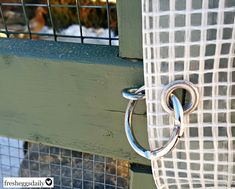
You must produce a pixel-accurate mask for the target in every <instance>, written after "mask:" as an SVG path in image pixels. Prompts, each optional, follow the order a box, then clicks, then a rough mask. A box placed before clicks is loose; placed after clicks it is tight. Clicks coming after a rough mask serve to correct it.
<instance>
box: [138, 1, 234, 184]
mask: <svg viewBox="0 0 235 189" xmlns="http://www.w3.org/2000/svg"><path fill="white" fill-rule="evenodd" d="M234 17H235V0H142V22H143V51H144V53H143V54H144V75H145V87H146V98H147V99H146V103H147V116H148V136H149V144H150V149H155V148H156V147H159V146H162V144H164V143H166V142H167V141H168V139H169V136H170V134H171V132H172V129H173V120H172V117H171V116H169V114H168V113H166V112H165V111H164V110H163V109H162V107H161V102H160V100H161V99H160V97H161V92H162V89H163V88H164V86H165V85H166V84H168V83H169V82H171V81H174V80H186V81H190V82H192V83H194V84H195V85H196V86H197V87H198V88H199V92H200V95H201V97H200V102H199V105H198V108H197V109H196V110H195V111H194V112H192V113H190V114H189V115H188V116H185V120H184V122H185V125H186V128H185V131H184V136H183V137H182V138H180V142H179V143H178V144H177V146H176V148H175V149H174V150H173V151H172V152H171V153H169V154H168V155H167V156H165V157H163V158H161V159H159V160H152V169H153V175H154V179H155V182H156V185H157V188H164V189H165V188H166V189H168V188H169V189H171V188H178V189H180V188H221V189H224V188H235V52H234V51H235V44H234V43H235V19H234Z"/></svg>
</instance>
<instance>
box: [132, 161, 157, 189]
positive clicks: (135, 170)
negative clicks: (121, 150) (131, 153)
mask: <svg viewBox="0 0 235 189" xmlns="http://www.w3.org/2000/svg"><path fill="white" fill-rule="evenodd" d="M130 189H156V186H155V183H154V179H153V175H152V171H151V167H149V166H143V165H138V164H132V165H131V168H130Z"/></svg>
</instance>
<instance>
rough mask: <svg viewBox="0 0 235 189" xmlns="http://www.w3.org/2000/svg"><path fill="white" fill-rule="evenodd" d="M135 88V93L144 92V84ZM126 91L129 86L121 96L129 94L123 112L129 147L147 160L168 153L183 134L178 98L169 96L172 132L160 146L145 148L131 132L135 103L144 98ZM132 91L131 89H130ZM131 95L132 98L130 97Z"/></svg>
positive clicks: (181, 112)
mask: <svg viewBox="0 0 235 189" xmlns="http://www.w3.org/2000/svg"><path fill="white" fill-rule="evenodd" d="M134 90H135V92H134V93H135V94H144V86H143V87H141V88H139V89H138V90H136V88H135V89H134ZM128 91H130V88H128V89H124V90H123V92H122V94H123V96H125V97H126V96H129V95H130V96H131V97H130V98H129V99H130V101H129V103H128V105H127V109H126V114H125V132H126V136H127V139H128V142H129V143H130V145H131V147H132V148H133V149H134V150H135V152H136V153H138V154H139V155H141V156H142V157H145V158H147V159H149V160H151V159H153V158H160V157H163V156H165V155H166V154H167V153H169V152H170V151H171V150H172V149H173V148H174V147H175V145H176V144H177V142H178V140H179V138H180V136H182V135H183V130H184V127H183V117H184V113H183V107H182V105H181V103H180V101H179V100H178V98H177V97H176V96H175V95H174V94H172V95H171V96H170V98H171V101H172V104H173V109H174V125H175V126H174V129H173V132H172V134H171V137H170V138H169V141H168V142H167V143H166V144H165V145H164V146H162V147H160V148H157V149H154V150H147V149H145V148H143V147H142V146H141V145H140V144H139V143H138V142H137V140H136V138H135V136H134V135H133V133H132V115H133V111H134V108H135V105H136V103H137V101H138V100H142V99H144V97H143V96H141V97H140V98H139V99H138V98H136V96H135V95H133V94H131V93H130V94H126V93H128ZM132 93H133V91H132ZM132 95H133V96H134V97H133V96H132ZM132 97H133V98H132Z"/></svg>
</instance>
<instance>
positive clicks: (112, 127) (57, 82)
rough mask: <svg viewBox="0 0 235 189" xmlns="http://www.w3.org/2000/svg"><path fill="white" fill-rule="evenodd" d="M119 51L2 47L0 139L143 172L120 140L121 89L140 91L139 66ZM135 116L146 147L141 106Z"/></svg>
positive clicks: (47, 44)
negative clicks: (124, 163) (110, 160)
mask: <svg viewBox="0 0 235 189" xmlns="http://www.w3.org/2000/svg"><path fill="white" fill-rule="evenodd" d="M117 55H118V48H117V47H110V46H97V45H85V44H73V43H62V42H53V41H29V40H19V39H0V88H1V92H0V125H1V126H0V135H2V136H8V137H13V138H19V139H23V140H30V141H38V142H41V143H46V144H52V145H56V146H61V147H65V148H70V149H75V150H80V151H84V152H92V153H97V154H101V155H106V156H110V157H116V158H120V159H127V160H130V161H132V162H138V163H143V164H148V163H149V162H148V161H147V160H145V159H143V158H142V157H140V156H139V155H137V154H136V153H135V152H134V151H133V150H132V149H131V147H130V146H129V144H128V141H127V139H126V136H125V132H124V124H123V123H124V114H125V108H126V105H127V102H128V101H127V100H126V99H124V98H123V97H122V96H121V91H122V89H123V88H125V87H130V86H136V85H142V84H143V67H142V62H131V61H127V60H124V59H121V58H119V57H118V56H117ZM139 104H140V105H139V106H138V107H137V112H136V115H135V116H134V124H135V128H136V129H135V133H136V135H137V138H139V140H140V141H141V143H143V144H144V145H145V146H147V145H146V143H147V134H146V133H147V124H146V113H145V112H146V110H145V105H144V104H145V103H144V102H141V103H139Z"/></svg>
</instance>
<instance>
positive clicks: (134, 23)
mask: <svg viewBox="0 0 235 189" xmlns="http://www.w3.org/2000/svg"><path fill="white" fill-rule="evenodd" d="M117 12H118V30H119V32H118V33H119V56H120V57H123V58H132V59H142V54H143V53H142V17H141V1H136V0H128V1H127V0H118V1H117Z"/></svg>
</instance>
